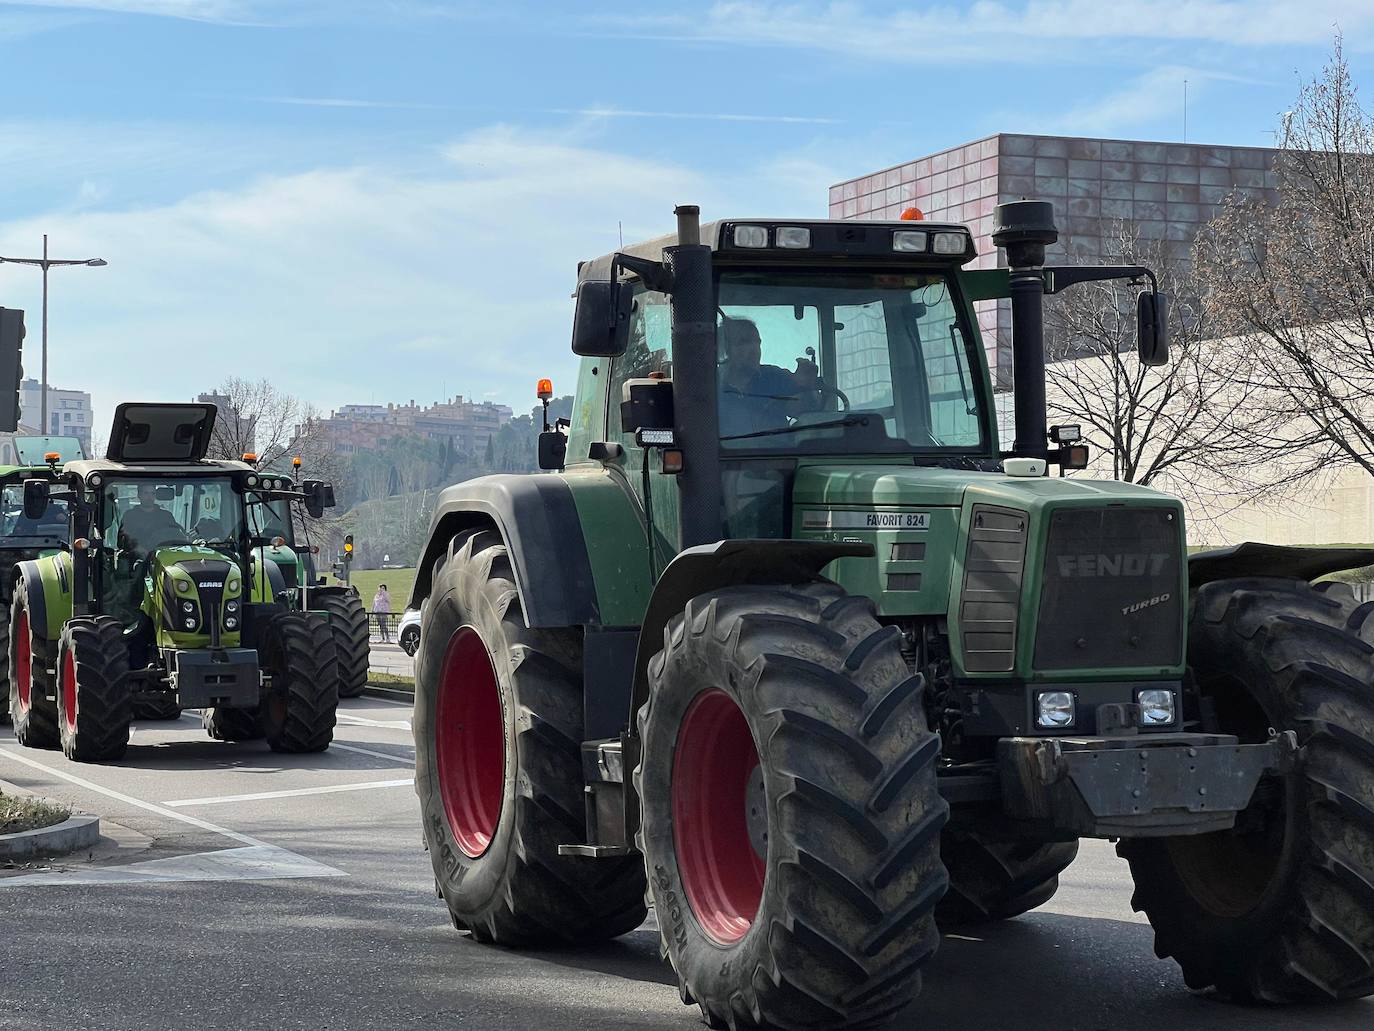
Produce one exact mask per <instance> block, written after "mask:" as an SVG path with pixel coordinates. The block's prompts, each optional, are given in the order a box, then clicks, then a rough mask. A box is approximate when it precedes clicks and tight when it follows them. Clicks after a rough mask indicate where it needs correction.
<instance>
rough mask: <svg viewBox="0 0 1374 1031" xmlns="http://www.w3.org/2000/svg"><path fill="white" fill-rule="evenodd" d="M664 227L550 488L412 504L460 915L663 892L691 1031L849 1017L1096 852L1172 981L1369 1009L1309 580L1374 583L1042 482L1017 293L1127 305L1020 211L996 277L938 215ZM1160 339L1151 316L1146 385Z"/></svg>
mask: <svg viewBox="0 0 1374 1031" xmlns="http://www.w3.org/2000/svg"><path fill="white" fill-rule="evenodd" d="M678 219H679V221H678V229H677V233H676V234H675V235H673V236H669V237H666V238H663V239H660V240H656V241H654V242H652V243H648V244H644V245H642V246H636V247H632V248H627V249H625V250H624V251H622V252H620V253H616V254H611V255H607V256H605V257H602V258H599V259H596V260H593V261H587V262H584V263H583V264H582V265H581V266H580V269H579V283H578V289H577V307H576V312H575V316H574V329H573V341H572V342H573V350H574V351H575V352H576V353H577V354H579V355H582V356H583V361H582V365H581V372H580V376H579V380H578V384H577V402H576V406H575V414H574V417H573V419H572V424H571V427H570V429H571V432H570V433H569V434H568V435H566V436H565V435H564V434H563V433H562V432H561V427H554V428H552V429H550V430H548V431H546V434H545V435H544V437H543V438H541V449H540V450H541V465H543V466H544V467H545V468H546V469H550V470H551V471H549V472H546V473H543V474H533V475H524V476H518V475H517V476H492V477H486V478H482V479H477V480H471V481H468V482H465V483H462V484H459V485H456V486H453V487H450V488H448V489H447V490H446V491H445V492H444V493H443V495H442V498H441V501H440V503H439V505H438V508H437V511H436V512H435V514H434V518H433V522H432V524H431V529H430V534H429V539H428V543H427V545H426V548H425V550H424V552H423V556H422V559H421V562H420V564H419V569H418V576H417V582H416V586H415V591H414V595H413V598H412V602H411V604H412V606H416V605H423V610H422V632H421V635H420V642H421V643H420V652H419V658H418V666H417V676H416V706H415V717H414V730H415V743H416V761H417V777H416V790H417V793H418V795H419V798H420V802H421V806H422V811H423V825H424V832H425V835H426V839H427V844H428V848H429V854H430V857H431V860H432V863H433V868H434V874H435V878H436V884H437V888H438V890H439V892H440V894H441V895H442V897H443V899H444V900H445V902H446V903H447V907H448V910H449V912H450V915H451V917H452V920H453V923H454V924H455V926H457V927H458V928H461V929H465V930H467V931H468V932H470V933H471V935H472V936H473V937H474V938H476V939H478V940H479V941H485V942H494V943H497V944H501V945H509V946H519V945H539V944H546V943H550V942H563V943H569V942H586V941H590V940H596V939H604V938H609V937H613V936H615V935H619V934H622V933H624V932H626V931H629V930H630V929H632V928H634V927H636V926H637V925H638V924H639V923H640V921H641V919H642V918H643V917H644V915H645V893H646V888H647V894H648V898H649V899H650V900H651V901H652V904H653V906H654V909H655V911H656V915H657V922H658V927H659V929H660V933H661V935H662V941H663V948H664V952H665V954H666V955H667V956H668V958H669V959H670V960H671V961H672V964H673V966H674V968H675V969H676V971H677V976H678V979H679V982H680V986H681V995H682V998H683V1000H684V1001H685V1002H687V1003H689V1004H690V1003H695V1004H697V1005H698V1006H700V1007H701V1010H702V1012H703V1014H704V1017H705V1019H706V1022H707V1023H708V1024H709V1026H711V1027H730V1028H732V1029H740V1028H760V1027H764V1028H779V1029H801V1028H809V1029H815V1028H837V1027H849V1026H861V1027H869V1026H875V1025H878V1024H881V1023H883V1022H884V1021H886V1020H887V1019H888V1018H890V1017H891V1016H893V1015H894V1014H897V1013H898V1012H900V1011H901V1010H902V1009H903V1008H904V1007H905V1006H906V1005H907V1004H908V1003H909V1002H910V1000H911V999H912V998H913V997H914V996H915V995H916V994H917V993H918V991H919V988H920V983H921V969H922V968H923V967H924V966H925V965H926V963H927V961H928V960H929V958H930V957H931V955H932V953H933V952H934V951H935V948H936V945H937V943H938V941H939V935H938V933H937V925H938V926H940V927H943V928H951V927H954V926H957V925H962V924H970V923H976V922H979V921H993V920H1002V919H1005V918H1008V917H1014V916H1016V915H1018V914H1020V913H1022V912H1025V911H1026V910H1029V909H1031V908H1034V907H1036V906H1038V905H1040V904H1042V903H1044V902H1045V901H1046V900H1047V899H1049V898H1050V896H1051V895H1053V894H1054V892H1055V890H1056V888H1057V885H1058V876H1059V874H1060V872H1061V871H1062V870H1063V869H1064V868H1065V867H1066V866H1067V865H1068V864H1069V863H1070V862H1071V861H1072V860H1073V858H1074V856H1075V853H1076V850H1077V847H1078V841H1079V840H1080V839H1082V838H1100V839H1107V840H1114V841H1117V842H1119V845H1118V849H1119V852H1120V854H1121V855H1122V856H1123V857H1125V859H1126V860H1128V862H1129V866H1130V871H1131V874H1132V876H1133V878H1134V881H1135V895H1134V899H1133V904H1134V906H1135V907H1136V909H1138V910H1141V911H1143V912H1144V913H1145V915H1146V916H1147V917H1148V918H1149V921H1150V923H1151V924H1152V925H1153V927H1154V931H1155V935H1156V938H1155V949H1156V952H1157V953H1158V955H1159V956H1161V957H1169V956H1171V957H1173V958H1174V959H1175V960H1176V961H1177V962H1178V963H1179V964H1180V965H1181V966H1182V970H1183V976H1184V979H1185V980H1186V982H1187V983H1188V985H1189V986H1190V987H1192V988H1197V989H1201V988H1205V987H1208V986H1214V987H1215V988H1217V989H1219V990H1220V991H1221V992H1222V993H1224V994H1226V995H1228V996H1230V997H1232V998H1235V999H1238V1000H1263V1001H1266V1002H1309V1001H1320V1002H1326V1001H1333V1000H1339V999H1349V998H1355V997H1360V996H1366V995H1369V994H1370V993H1372V992H1374V688H1372V687H1371V684H1372V683H1374V647H1372V646H1371V645H1372V644H1374V633H1371V631H1374V619H1370V618H1369V615H1370V612H1371V610H1374V605H1371V604H1365V605H1356V604H1355V603H1354V599H1353V598H1352V597H1351V596H1350V595H1349V594H1348V593H1346V592H1343V591H1342V590H1341V589H1339V588H1327V587H1326V586H1325V585H1323V584H1321V583H1315V582H1314V581H1316V580H1318V579H1320V578H1321V577H1322V576H1323V575H1324V574H1327V573H1330V572H1332V571H1334V570H1337V569H1340V568H1343V567H1350V566H1356V565H1364V564H1368V563H1370V562H1371V561H1374V555H1372V554H1371V552H1370V551H1369V550H1356V549H1351V550H1347V551H1333V550H1324V549H1304V548H1281V547H1268V546H1263V545H1254V544H1245V545H1240V546H1238V547H1235V548H1230V549H1227V550H1224V551H1219V552H1211V553H1204V554H1199V555H1194V556H1192V557H1191V559H1190V558H1189V557H1188V551H1187V547H1186V541H1187V538H1186V536H1185V532H1184V520H1183V515H1184V512H1183V506H1182V505H1181V504H1180V502H1179V501H1178V500H1177V499H1175V498H1172V497H1169V496H1167V495H1165V494H1161V493H1158V492H1156V491H1153V490H1149V489H1145V488H1142V487H1138V486H1134V485H1131V484H1126V483H1115V482H1110V481H1102V480H1089V479H1080V478H1074V477H1069V478H1060V477H1053V478H1051V477H1049V476H1047V470H1048V469H1049V468H1050V467H1052V466H1060V467H1068V468H1078V467H1081V466H1083V465H1084V464H1085V461H1086V451H1085V448H1084V446H1083V445H1082V444H1081V443H1079V442H1075V441H1073V439H1072V438H1073V436H1074V434H1073V432H1072V430H1071V429H1070V428H1067V427H1061V428H1059V430H1058V432H1056V433H1055V434H1054V435H1053V437H1051V436H1050V431H1049V428H1048V427H1047V426H1046V418H1045V369H1044V348H1043V333H1042V305H1043V304H1044V297H1045V295H1046V294H1053V293H1056V292H1058V291H1059V290H1062V289H1065V288H1068V287H1071V286H1072V285H1073V284H1075V283H1079V282H1083V281H1089V280H1108V279H1129V280H1132V281H1136V282H1138V283H1140V284H1141V285H1142V286H1143V285H1145V284H1146V283H1147V282H1151V283H1152V282H1153V276H1152V274H1151V273H1150V271H1149V270H1148V269H1144V268H1139V267H1120V266H1115V267H1060V268H1054V267H1046V266H1045V263H1044V259H1045V247H1046V245H1047V244H1049V243H1050V242H1052V241H1053V240H1054V239H1055V238H1056V229H1055V226H1054V220H1053V211H1052V209H1051V207H1050V205H1049V204H1046V203H1043V202H1036V201H1024V202H1018V203H1012V204H1003V205H1001V206H1000V208H999V209H998V211H997V214H996V232H995V236H994V239H995V240H996V242H997V244H998V246H999V247H1000V248H1004V249H1005V253H1006V262H1007V267H1005V268H1000V269H987V270H981V269H969V268H967V267H966V266H967V265H968V264H969V262H970V261H971V260H972V259H973V258H974V257H975V248H974V243H973V239H972V237H971V235H970V233H969V231H968V230H967V229H966V228H965V227H963V226H960V225H948V224H932V223H927V222H919V221H917V222H894V223H885V222H869V223H855V222H839V221H807V220H788V221H775V220H766V219H764V220H759V219H740V220H724V221H720V222H715V223H711V224H709V225H706V226H701V225H700V224H699V222H698V219H697V212H696V209H695V208H680V209H678ZM997 298H1007V299H1009V300H1010V308H1011V312H1012V318H1013V330H1012V336H1013V362H1014V369H1015V402H1016V408H1015V420H1016V436H1015V444H1014V447H1013V449H1012V451H1011V452H1010V453H1002V452H1001V450H1000V448H999V445H998V433H997V422H996V419H995V413H994V409H993V395H992V384H991V381H990V377H989V372H988V368H987V364H986V360H985V357H984V345H983V341H982V340H980V338H979V334H978V322H977V319H976V318H975V312H974V307H973V305H974V303H975V302H977V301H985V300H992V299H997ZM1166 316H1167V313H1166V304H1165V298H1163V297H1162V296H1161V295H1159V294H1158V293H1157V292H1156V291H1155V290H1151V289H1147V290H1144V291H1143V292H1142V293H1141V294H1140V300H1139V320H1140V330H1141V332H1140V357H1141V359H1142V360H1143V361H1145V362H1146V363H1150V364H1159V363H1162V362H1164V361H1166V360H1167V337H1166V334H1165V322H1166ZM794 364H795V369H793V366H794ZM1056 438H1057V439H1056ZM1052 445H1053V446H1052Z"/></svg>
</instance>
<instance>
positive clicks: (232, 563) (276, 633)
mask: <svg viewBox="0 0 1374 1031" xmlns="http://www.w3.org/2000/svg"><path fill="white" fill-rule="evenodd" d="M214 418H215V406H214V405H208V404H189V405H181V404H167V405H159V404H122V405H120V406H119V407H118V408H117V409H116V412H115V421H114V428H113V430H112V432H111V436H110V445H109V450H108V452H107V454H106V457H105V459H103V460H83V461H74V462H68V463H66V465H65V466H64V468H63V470H62V475H61V477H60V486H61V488H62V489H54V487H55V485H54V484H53V483H52V482H51V480H50V478H30V479H28V480H27V481H26V482H25V484H24V502H23V504H24V513H25V515H26V516H27V517H29V518H37V517H38V516H39V515H40V514H41V513H43V512H45V511H47V510H48V506H49V505H50V504H52V503H54V502H58V503H63V504H65V505H66V508H67V515H68V536H69V539H70V541H71V546H70V550H67V551H61V552H59V553H57V554H54V555H49V556H46V557H41V558H36V559H30V560H27V561H24V562H21V563H19V565H18V576H17V580H16V583H15V587H14V591H13V602H12V605H11V609H10V613H11V615H10V641H9V677H10V710H11V713H12V715H13V719H14V732H15V736H16V737H17V738H18V739H19V741H20V743H21V744H24V745H27V746H29V747H37V748H54V747H58V746H60V747H61V748H62V750H63V752H64V753H65V754H66V755H67V756H68V757H69V758H71V759H75V760H78V761H83V762H98V761H105V760H112V759H118V758H120V757H121V756H123V754H124V752H125V749H126V748H127V746H128V740H129V725H130V722H131V721H132V720H133V719H134V718H135V713H136V712H137V711H138V710H139V709H141V708H147V709H148V710H150V711H165V710H166V709H168V708H173V709H176V710H177V711H179V710H180V709H182V708H199V709H200V710H201V712H202V721H203V724H204V726H205V728H206V730H207V731H208V732H209V734H210V736H211V737H214V738H217V739H220V740H229V741H234V740H247V739H250V738H256V737H265V738H266V739H267V743H268V744H269V745H270V746H271V747H272V748H273V749H274V750H277V751H282V752H313V751H320V750H322V749H324V748H326V747H328V745H329V742H330V740H331V739H332V737H333V731H334V724H335V710H336V709H337V706H338V691H337V682H338V671H337V668H336V667H337V658H336V653H335V648H334V639H333V634H332V631H331V629H330V623H329V618H328V616H326V615H325V614H324V613H322V612H316V611H295V610H293V609H292V608H291V607H290V606H289V605H288V604H286V603H284V602H282V601H278V600H269V599H266V598H265V597H264V596H263V594H262V592H261V591H260V590H259V589H258V585H259V584H260V583H262V582H263V581H264V580H266V579H267V575H265V570H266V568H267V566H268V565H271V564H272V563H271V562H270V560H269V559H266V558H264V557H263V556H262V555H261V554H260V553H261V550H262V548H263V547H264V546H265V545H270V544H271V541H270V540H264V539H263V538H262V537H261V536H258V535H257V532H256V531H255V529H254V527H255V526H260V523H259V522H257V521H255V518H254V510H255V508H256V507H259V506H262V505H264V504H271V503H277V502H282V503H290V502H301V503H304V505H305V506H306V508H307V510H308V511H309V512H310V514H311V515H312V516H315V517H318V516H320V515H322V514H323V512H324V509H325V508H326V507H328V506H329V505H331V504H332V503H333V497H332V494H333V491H332V489H331V488H330V487H329V485H328V484H324V483H321V482H319V481H307V482H306V483H304V484H303V485H301V487H300V488H297V487H296V486H295V485H294V484H292V482H291V480H290V479H289V478H288V477H284V476H282V477H278V476H274V475H271V474H268V473H259V472H258V471H257V470H255V469H253V468H252V467H251V466H249V465H247V464H246V463H243V462H226V461H212V460H207V459H206V458H205V451H206V445H207V444H208V442H209V440H210V435H211V430H212V428H213V424H214Z"/></svg>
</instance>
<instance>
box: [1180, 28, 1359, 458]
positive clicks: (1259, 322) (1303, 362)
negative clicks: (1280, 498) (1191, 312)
mask: <svg viewBox="0 0 1374 1031" xmlns="http://www.w3.org/2000/svg"><path fill="white" fill-rule="evenodd" d="M1279 139H1280V153H1279V157H1278V160H1277V162H1276V166H1275V174H1276V178H1277V183H1276V185H1277V193H1278V203H1277V205H1275V206H1270V205H1266V204H1264V203H1262V202H1260V201H1259V200H1258V199H1255V198H1251V197H1246V196H1240V195H1235V196H1233V197H1231V198H1230V199H1229V200H1228V201H1227V203H1226V204H1225V205H1224V206H1223V209H1222V211H1221V213H1220V214H1219V216H1218V217H1217V218H1216V219H1215V220H1214V221H1213V222H1212V223H1211V224H1210V226H1209V227H1208V231H1207V233H1206V234H1205V235H1204V237H1203V238H1202V240H1201V241H1200V246H1199V251H1198V257H1199V274H1200V277H1201V279H1202V281H1203V282H1204V284H1205V286H1206V288H1207V290H1208V301H1209V306H1210V307H1212V308H1213V309H1214V310H1215V312H1216V314H1217V317H1218V319H1217V321H1218V328H1220V329H1221V330H1222V331H1224V332H1226V333H1229V334H1235V335H1237V336H1238V337H1239V338H1240V339H1241V340H1242V341H1243V343H1244V346H1245V349H1246V355H1247V366H1246V369H1245V379H1246V383H1247V388H1248V390H1249V396H1250V401H1251V403H1252V404H1253V405H1254V406H1255V409H1256V412H1257V415H1259V416H1261V417H1262V418H1263V421H1265V422H1266V423H1267V425H1268V426H1269V427H1270V431H1269V432H1268V433H1266V434H1265V435H1264V436H1263V437H1262V439H1260V440H1259V441H1258V444H1259V445H1260V446H1261V447H1262V448H1263V449H1265V450H1266V451H1267V452H1268V453H1269V455H1270V456H1271V457H1272V459H1273V460H1274V461H1275V462H1276V463H1281V464H1284V465H1286V466H1287V468H1288V469H1289V471H1290V474H1291V475H1293V476H1299V477H1302V476H1313V475H1317V474H1320V473H1323V472H1330V471H1331V470H1332V469H1335V468H1339V467H1341V466H1349V465H1352V464H1353V465H1355V466H1358V467H1360V468H1363V469H1364V470H1365V471H1366V472H1368V473H1370V474H1371V475H1374V268H1372V267H1371V265H1372V264H1374V120H1371V118H1370V116H1369V115H1368V114H1367V113H1366V112H1365V111H1364V110H1363V109H1362V108H1361V107H1360V105H1359V101H1358V97H1357V95H1356V89H1355V86H1354V84H1353V83H1352V81H1351V78H1350V69H1349V66H1348V64H1347V63H1346V60H1345V56H1344V53H1343V51H1342V46H1341V40H1340V38H1339V37H1338V38H1337V40H1336V43H1335V48H1334V51H1333V54H1332V57H1331V60H1330V62H1329V63H1328V64H1327V65H1326V67H1325V68H1324V69H1323V71H1322V73H1321V75H1320V76H1318V77H1317V78H1315V79H1314V80H1312V81H1310V82H1308V83H1307V84H1306V85H1304V86H1303V87H1302V89H1301V91H1300V92H1299V95H1298V100H1297V103H1296V105H1295V106H1294V108H1293V110H1292V111H1290V112H1288V113H1286V114H1285V115H1284V116H1283V119H1282V123H1281V133H1280V137H1279Z"/></svg>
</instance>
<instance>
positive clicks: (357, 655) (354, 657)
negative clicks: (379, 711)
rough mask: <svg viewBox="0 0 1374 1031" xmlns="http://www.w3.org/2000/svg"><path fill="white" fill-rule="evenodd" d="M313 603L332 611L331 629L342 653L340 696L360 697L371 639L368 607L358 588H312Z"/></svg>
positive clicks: (330, 616) (336, 648) (364, 683)
mask: <svg viewBox="0 0 1374 1031" xmlns="http://www.w3.org/2000/svg"><path fill="white" fill-rule="evenodd" d="M310 604H311V605H312V606H314V607H315V608H319V609H321V610H323V611H324V612H327V613H328V614H329V630H330V632H331V633H332V634H333V635H334V651H335V652H336V653H337V655H338V657H339V697H340V698H357V697H358V696H359V695H360V694H362V693H363V688H365V687H367V671H368V659H369V657H370V656H371V654H372V646H371V645H370V644H369V643H368V629H367V610H366V609H364V608H363V602H362V599H361V598H359V597H358V592H357V590H356V589H354V588H352V587H350V588H348V589H347V590H345V591H332V590H321V591H319V592H311V594H310Z"/></svg>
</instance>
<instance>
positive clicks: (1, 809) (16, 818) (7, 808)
mask: <svg viewBox="0 0 1374 1031" xmlns="http://www.w3.org/2000/svg"><path fill="white" fill-rule="evenodd" d="M71 815H72V811H71V810H70V809H68V808H67V807H66V806H64V805H55V804H53V803H52V802H46V801H44V800H43V799H41V798H19V797H17V796H15V795H6V794H3V793H0V834H17V833H18V832H20V831H32V830H37V829H38V828H39V827H51V826H53V825H54V824H58V823H61V822H62V821H63V820H66V819H67V818H68V817H69V816H71Z"/></svg>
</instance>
